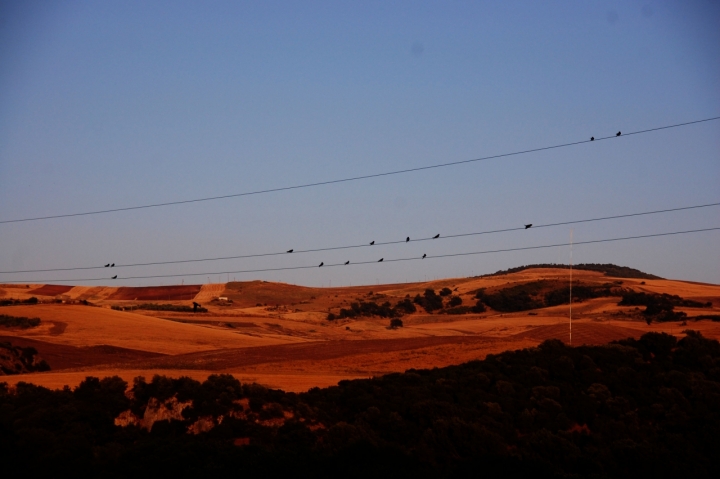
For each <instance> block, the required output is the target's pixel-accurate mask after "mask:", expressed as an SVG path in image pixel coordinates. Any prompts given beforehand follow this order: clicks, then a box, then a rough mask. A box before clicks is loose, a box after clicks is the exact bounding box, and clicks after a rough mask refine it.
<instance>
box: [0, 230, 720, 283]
mask: <svg viewBox="0 0 720 479" xmlns="http://www.w3.org/2000/svg"><path fill="white" fill-rule="evenodd" d="M716 230H720V227H715V228H704V229H697V230H686V231H673V232H670V233H655V234H649V235H640V236H625V237H622V238H607V239H600V240H590V241H577V242H574V243H573V245H581V244H594V243H609V242H613V241H626V240H632V239H641V238H656V237H659V236H671V235H681V234H690V233H700V232H705V231H716ZM560 246H567V243H556V244H549V245H539V246H524V247H519V248H506V249H495V250H486V251H472V252H467V253H449V254H441V255H427V256H424V257H417V256H415V257H410V258H396V259H385V260H384V261H383V262H382V263H380V262H378V261H377V260H372V261H359V262H357V263H350V264H346V263H335V264H323V268H333V267H338V266H357V265H363V264H385V263H395V262H401V261H424V260H427V259H438V258H452V257H457V256H472V255H479V254H493V253H507V252H511V251H526V250H534V249H545V248H556V247H560ZM300 269H318V266H317V265H313V266H286V267H282V268H262V269H246V270H238V271H215V272H204V273H184V274H164V275H151V276H127V277H123V278H118V279H154V278H177V277H183V276H209V275H214V274H217V275H222V274H240V273H262V272H270V271H293V270H300ZM50 281H52V282H56V283H57V282H77V281H108V279H107V278H83V279H53V280H25V281H4V283H6V284H10V283H36V284H44V283H49V282H50Z"/></svg>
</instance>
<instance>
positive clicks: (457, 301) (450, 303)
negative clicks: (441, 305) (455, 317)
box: [448, 296, 462, 308]
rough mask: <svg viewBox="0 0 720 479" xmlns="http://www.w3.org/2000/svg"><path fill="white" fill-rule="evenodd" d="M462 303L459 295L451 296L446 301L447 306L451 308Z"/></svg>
mask: <svg viewBox="0 0 720 479" xmlns="http://www.w3.org/2000/svg"><path fill="white" fill-rule="evenodd" d="M461 304H462V298H461V297H460V296H452V297H451V298H450V301H448V306H450V307H451V308H452V307H454V306H460V305H461Z"/></svg>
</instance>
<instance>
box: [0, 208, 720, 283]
mask: <svg viewBox="0 0 720 479" xmlns="http://www.w3.org/2000/svg"><path fill="white" fill-rule="evenodd" d="M710 206H720V202H718V203H708V204H704V205H694V206H683V207H681V208H670V209H664V210H655V211H644V212H641V213H628V214H623V215H614V216H603V217H600V218H590V219H584V220H574V221H563V222H560V223H548V224H544V225H543V224H541V225H533V227H532V228H533V229H538V228H549V227H553V226H563V225H571V224H577V223H590V222H593V221H605V220H613V219H620V218H630V217H634V216H644V215H654V214H660V213H670V212H674V211H683V210H692V209H698V208H707V207H710ZM525 229H526V228H525V227H524V226H520V227H517V228H504V229H498V230H488V231H478V232H475V233H459V234H453V235H444V236H441V237H439V238H435V237H427V238H417V239H410V240H398V241H384V242H375V243H374V244H373V245H372V246H382V245H392V244H404V243H409V242H417V241H433V240H439V239H448V238H461V237H465V236H478V235H485V234H494V233H505V232H509V231H522V230H525ZM369 247H371V245H369V244H367V243H365V244H360V245H346V246H331V247H328V248H314V249H305V250H293V252H292V254H302V253H316V252H321V251H334V250H342V249H353V248H369ZM287 254H290V253H288V252H287V251H283V252H274V253H257V254H247V255H237V256H220V257H216V258H198V259H183V260H173V261H155V262H150V263H130V264H116V265H115V266H114V268H132V267H138V266H158V265H166V264H182V263H200V262H207V261H221V260H229V259H245V258H260V257H265V256H281V255H287ZM105 268H106V267H105V266H84V267H73V268H53V269H28V270H17V271H0V274H18V273H50V272H55V271H83V270H84V271H87V270H93V269H105Z"/></svg>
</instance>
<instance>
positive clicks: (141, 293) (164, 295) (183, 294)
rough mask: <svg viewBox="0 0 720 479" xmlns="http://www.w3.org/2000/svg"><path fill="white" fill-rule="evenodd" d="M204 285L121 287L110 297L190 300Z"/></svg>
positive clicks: (148, 299)
mask: <svg viewBox="0 0 720 479" xmlns="http://www.w3.org/2000/svg"><path fill="white" fill-rule="evenodd" d="M201 287H202V285H199V284H192V285H187V286H146V287H138V288H131V287H121V288H118V290H117V291H115V293H113V294H112V295H110V297H108V298H107V299H108V300H111V301H182V300H185V301H188V300H192V299H193V298H195V295H196V294H198V293H199V292H200V289H201Z"/></svg>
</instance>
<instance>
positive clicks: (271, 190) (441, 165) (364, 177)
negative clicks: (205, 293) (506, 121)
mask: <svg viewBox="0 0 720 479" xmlns="http://www.w3.org/2000/svg"><path fill="white" fill-rule="evenodd" d="M718 119H720V116H716V117H712V118H705V119H703V120H695V121H688V122H685V123H676V124H674V125H666V126H660V127H657V128H649V129H646V130H638V131H633V132H630V133H624V134H623V135H622V136H630V135H640V134H643V133H650V132H653V131H659V130H667V129H670V128H678V127H681V126H687V125H694V124H697V123H704V122H707V121H713V120H718ZM615 138H618V136H617V135H611V136H605V137H598V138H594V140H581V141H574V142H570V143H561V144H558V145H552V146H543V147H539V148H532V149H529V150H521V151H515V152H512V153H502V154H499V155H491V156H484V157H481V158H474V159H471V160H460V161H452V162H449V163H439V164H436V165H429V166H419V167H416V168H407V169H404V170H396V171H388V172H385V173H373V174H370V175H362V176H353V177H349V178H341V179H337V180H328V181H318V182H315V183H305V184H302V185H295V186H283V187H280V188H269V189H265V190H256V191H248V192H245V193H234V194H230V195H221V196H209V197H205V198H195V199H192V200H180V201H168V202H164V203H153V204H148V205H139V206H126V207H122V208H111V209H107V210H96V211H85V212H82V213H67V214H62V215H51V216H37V217H34V218H19V219H14V220H1V221H0V224H6V223H21V222H26V221H41V220H50V219H58V218H71V217H75V216H89V215H100V214H106V213H117V212H119V211H132V210H141V209H147V208H158V207H161V206H172V205H182V204H188V203H200V202H203V201H215V200H223V199H228V198H238V197H241V196H251V195H261V194H265V193H276V192H279V191H289V190H298V189H302V188H311V187H314V186H323V185H332V184H336V183H346V182H349V181H358V180H367V179H370V178H380V177H383V176H392V175H400V174H404V173H412V172H415V171H424V170H431V169H435V168H444V167H446V166H456V165H464V164H467V163H474V162H478V161H485V160H492V159H497V158H505V157H508V156H517V155H524V154H527V153H536V152H538V151H546V150H554V149H557V148H565V147H568V146H574V145H581V144H583V143H590V142H597V141H602V140H612V139H615Z"/></svg>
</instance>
